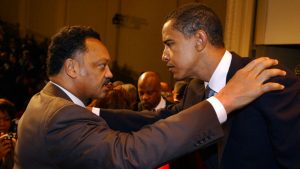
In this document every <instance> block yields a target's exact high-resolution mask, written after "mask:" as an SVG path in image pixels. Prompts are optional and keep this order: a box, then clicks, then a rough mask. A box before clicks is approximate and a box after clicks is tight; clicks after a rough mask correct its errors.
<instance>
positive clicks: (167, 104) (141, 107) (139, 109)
mask: <svg viewBox="0 0 300 169" xmlns="http://www.w3.org/2000/svg"><path fill="white" fill-rule="evenodd" d="M161 99H164V100H165V101H166V107H168V106H171V105H173V104H174V103H172V102H169V101H168V100H167V99H165V98H164V97H162V98H161ZM156 106H157V105H156ZM166 107H164V108H166ZM143 110H146V109H145V108H144V107H143V105H142V102H139V103H138V109H137V111H143Z"/></svg>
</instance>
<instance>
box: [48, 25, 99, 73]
mask: <svg viewBox="0 0 300 169" xmlns="http://www.w3.org/2000/svg"><path fill="white" fill-rule="evenodd" d="M86 38H95V39H99V40H101V39H100V35H99V34H98V33H97V32H96V31H95V30H93V29H92V28H91V27H87V26H66V27H64V28H62V29H61V30H60V31H59V32H58V33H57V34H55V35H54V36H53V37H52V38H51V42H50V45H49V47H48V58H47V73H48V76H53V75H56V74H58V73H59V71H60V69H61V68H62V66H63V64H64V61H65V60H66V59H67V58H72V57H73V54H74V53H75V52H78V51H81V52H84V51H86V46H85V39H86Z"/></svg>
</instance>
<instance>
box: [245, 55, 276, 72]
mask: <svg viewBox="0 0 300 169" xmlns="http://www.w3.org/2000/svg"><path fill="white" fill-rule="evenodd" d="M252 62H253V63H252ZM252 62H250V63H249V64H250V65H249V71H251V74H252V75H253V76H254V77H255V76H257V75H258V74H260V73H261V72H262V71H263V70H265V69H266V68H269V67H271V66H274V65H277V64H278V60H276V59H270V58H267V57H262V58H258V59H255V60H253V61H252ZM246 67H247V66H246Z"/></svg>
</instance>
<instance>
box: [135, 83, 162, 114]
mask: <svg viewBox="0 0 300 169" xmlns="http://www.w3.org/2000/svg"><path fill="white" fill-rule="evenodd" d="M158 84H159V83H155V82H154V80H153V81H151V80H145V81H139V83H138V94H139V98H140V100H141V104H142V105H143V108H145V109H147V110H153V109H154V108H155V107H156V106H157V105H158V103H159V102H160V99H161V94H160V92H161V90H160V84H159V85H158Z"/></svg>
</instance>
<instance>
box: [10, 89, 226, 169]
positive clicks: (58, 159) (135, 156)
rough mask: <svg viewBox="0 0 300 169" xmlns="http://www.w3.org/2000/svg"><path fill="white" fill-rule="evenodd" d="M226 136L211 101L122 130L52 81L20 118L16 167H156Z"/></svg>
mask: <svg viewBox="0 0 300 169" xmlns="http://www.w3.org/2000/svg"><path fill="white" fill-rule="evenodd" d="M103 111H104V110H103ZM119 112H120V113H121V114H122V113H123V114H126V112H128V111H124V112H122V110H120V111H119ZM198 112H201V113H198ZM125 116H127V115H125ZM128 116H130V113H129V115H128ZM222 135H223V133H222V129H221V127H220V124H219V122H218V119H217V116H216V114H215V112H214V109H213V108H212V106H211V105H210V104H209V103H208V102H207V101H204V102H202V103H200V104H197V105H196V106H193V107H191V108H190V109H187V110H184V111H182V112H180V113H178V114H176V115H174V116H172V117H169V118H166V119H165V120H160V121H158V122H156V123H154V124H153V125H151V126H145V127H143V128H142V129H141V130H139V131H138V132H131V133H122V132H120V131H114V130H111V129H110V128H109V127H108V125H107V123H106V122H105V120H104V119H103V118H101V117H99V116H96V115H95V114H93V113H91V112H90V111H88V110H87V109H86V108H84V107H80V106H78V105H76V104H74V103H73V102H72V101H71V100H70V99H69V98H68V96H67V95H66V94H65V93H64V92H63V91H62V90H61V89H59V88H58V87H56V86H55V85H53V84H51V83H48V84H47V85H46V86H45V87H44V89H42V90H41V91H40V92H39V93H37V94H36V95H34V96H33V97H32V99H31V100H30V103H29V104H28V106H27V109H26V111H25V113H24V114H23V116H22V117H21V119H20V121H19V125H18V141H17V144H16V149H15V169H18V168H22V169H27V168H28V169H54V168H72V169H83V168H86V169H92V168H93V169H94V168H99V169H100V168H102V169H124V168H138V169H152V168H154V167H156V166H157V165H159V164H161V163H163V162H165V161H168V160H170V159H172V158H175V157H177V156H178V155H180V154H184V153H188V152H191V151H194V150H196V149H198V148H201V147H203V146H205V145H207V144H209V143H211V142H212V141H214V140H216V139H218V138H220V137H221V136H222Z"/></svg>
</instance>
